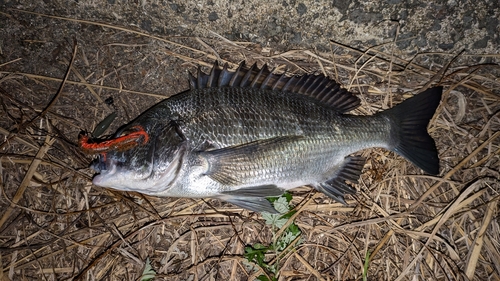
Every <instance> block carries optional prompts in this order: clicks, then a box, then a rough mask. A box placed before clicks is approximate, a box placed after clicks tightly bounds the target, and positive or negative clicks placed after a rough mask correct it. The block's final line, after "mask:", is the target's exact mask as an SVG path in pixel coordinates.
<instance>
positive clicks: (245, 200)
mask: <svg viewBox="0 0 500 281" xmlns="http://www.w3.org/2000/svg"><path fill="white" fill-rule="evenodd" d="M220 199H222V200H224V201H227V202H229V203H231V204H234V205H236V206H238V207H241V208H244V209H247V210H250V211H254V212H258V213H261V212H268V213H271V214H277V213H278V211H276V209H274V207H273V206H272V205H271V202H269V201H268V200H267V199H266V198H264V197H250V196H248V197H242V196H235V195H226V196H222V197H220Z"/></svg>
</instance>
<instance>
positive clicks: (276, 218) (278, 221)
mask: <svg viewBox="0 0 500 281" xmlns="http://www.w3.org/2000/svg"><path fill="white" fill-rule="evenodd" d="M262 218H263V219H264V220H266V224H267V225H272V226H275V227H277V228H281V227H282V226H283V225H285V223H286V222H287V221H288V219H282V218H281V215H280V214H271V213H264V212H263V213H262Z"/></svg>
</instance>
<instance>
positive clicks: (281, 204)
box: [274, 197, 290, 214]
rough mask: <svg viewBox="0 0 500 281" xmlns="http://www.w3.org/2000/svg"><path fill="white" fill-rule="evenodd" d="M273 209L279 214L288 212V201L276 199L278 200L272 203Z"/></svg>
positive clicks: (283, 198)
mask: <svg viewBox="0 0 500 281" xmlns="http://www.w3.org/2000/svg"><path fill="white" fill-rule="evenodd" d="M274 208H275V209H276V211H278V212H279V213H280V214H285V213H286V212H288V211H289V210H290V207H289V206H288V201H287V200H286V198H285V197H280V198H278V200H276V201H274Z"/></svg>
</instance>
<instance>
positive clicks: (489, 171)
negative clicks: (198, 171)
mask: <svg viewBox="0 0 500 281" xmlns="http://www.w3.org/2000/svg"><path fill="white" fill-rule="evenodd" d="M3 15H4V16H8V17H10V18H11V20H12V24H13V25H16V24H17V25H19V20H20V19H22V18H26V17H30V18H34V20H35V21H36V22H38V23H40V24H42V23H44V24H46V23H51V24H58V25H61V26H66V28H68V29H71V27H72V26H74V25H76V26H79V27H82V28H86V29H92V30H93V31H94V34H95V35H94V36H95V37H93V38H94V39H95V40H90V38H84V37H83V36H81V35H80V36H81V37H79V36H75V37H76V42H77V43H76V45H73V43H72V42H71V40H69V41H68V40H67V38H66V39H63V40H60V41H57V40H55V39H53V38H47V40H48V41H49V42H52V41H51V40H52V39H53V42H59V44H60V45H57V47H55V48H54V45H52V47H51V50H52V52H50V53H49V52H48V50H49V48H45V47H46V46H47V45H48V44H47V42H45V43H43V44H42V43H40V42H23V44H27V45H28V46H27V47H26V46H25V47H24V50H30V51H31V53H30V52H24V53H22V52H19V53H16V50H12V54H18V55H17V56H16V58H15V59H12V60H11V61H5V62H1V63H0V102H1V106H2V107H1V109H0V115H1V118H0V134H1V135H2V142H1V144H0V149H1V150H0V151H1V154H0V186H1V197H0V208H1V209H0V210H2V211H1V214H0V247H1V248H0V255H1V263H0V264H1V265H2V271H0V280H73V279H74V280H138V278H139V277H140V275H141V273H142V270H143V267H144V263H145V260H146V258H147V257H149V258H150V259H151V261H152V265H153V268H154V269H155V270H156V271H157V272H158V275H157V277H158V278H159V279H162V278H164V279H168V280H247V279H249V280H253V279H254V278H255V277H256V276H258V275H259V274H260V272H261V270H259V269H257V271H252V270H251V269H250V268H249V266H248V263H246V262H245V258H244V257H243V251H244V247H245V246H246V245H249V244H254V243H256V242H260V243H263V244H269V243H270V242H271V240H272V233H271V231H270V230H269V227H268V226H266V225H264V223H263V221H262V219H261V217H260V216H259V215H258V214H254V213H251V212H248V211H245V210H241V209H238V208H235V207H234V206H233V205H230V204H225V203H221V202H219V201H217V200H192V199H182V198H181V199H177V198H154V197H147V196H143V195H140V194H136V193H123V192H116V191H112V190H107V189H102V188H99V187H95V186H93V185H92V184H91V177H92V173H91V171H90V170H89V169H87V166H88V163H89V162H90V160H91V159H90V158H88V157H87V156H85V155H83V154H82V153H81V152H80V151H79V150H78V148H77V145H76V141H77V135H78V132H79V131H80V130H87V131H90V130H91V129H92V128H93V127H94V126H95V125H96V123H97V122H99V121H100V120H102V119H103V118H104V117H105V116H106V115H107V114H109V113H110V112H111V110H112V109H113V108H115V109H116V110H117V111H118V113H119V120H118V121H117V122H115V123H116V124H114V125H113V128H116V127H117V126H119V125H121V124H123V123H125V122H127V121H130V120H131V119H132V118H134V117H135V116H137V115H138V114H140V113H141V112H142V111H144V110H145V109H147V108H148V107H149V106H151V105H152V104H154V103H156V102H158V101H159V100H160V99H162V98H165V97H168V96H169V95H172V94H175V93H177V92H180V91H181V90H183V89H186V88H187V79H186V78H187V75H186V72H185V71H182V70H185V69H189V70H191V71H193V70H194V69H195V67H197V66H200V65H201V66H209V65H211V64H212V62H213V61H214V60H216V59H217V60H220V61H221V62H228V63H229V64H230V65H232V66H234V65H236V64H237V63H239V62H240V61H241V60H247V61H249V62H257V63H259V64H263V63H268V64H270V65H271V66H273V67H277V69H278V70H284V69H285V68H288V69H289V72H290V73H303V72H311V71H317V72H323V73H325V74H327V75H330V76H331V77H333V78H335V79H337V80H338V81H340V82H341V83H342V84H343V85H345V86H346V87H348V88H349V89H350V90H352V91H353V92H356V93H360V98H361V99H362V107H361V108H360V109H359V110H357V112H356V113H358V114H372V113H374V112H377V111H380V110H382V109H386V108H390V107H392V106H393V105H394V104H396V103H398V102H400V101H401V100H403V99H404V98H407V97H409V95H408V94H406V93H409V92H412V93H416V92H418V91H419V89H421V88H423V87H428V86H430V85H436V84H441V85H444V86H445V90H446V92H445V94H444V97H443V101H442V105H441V106H440V107H439V108H438V111H437V114H436V115H435V117H434V119H433V120H432V122H431V124H430V127H429V132H430V133H431V135H432V136H433V137H434V139H435V140H436V143H437V147H438V149H439V155H440V159H441V174H440V175H439V176H437V177H434V176H427V175H422V173H421V171H420V170H418V169H416V168H415V167H414V166H412V165H411V164H410V163H408V162H407V161H406V160H404V159H402V158H401V157H398V156H396V155H394V154H393V153H389V152H387V151H385V150H382V149H371V150H367V151H363V152H362V154H363V156H365V157H367V158H368V161H367V165H366V166H365V171H364V173H363V175H362V178H361V181H360V184H359V185H358V186H357V189H358V190H359V192H358V194H357V195H356V196H355V197H349V198H348V200H347V201H348V205H347V206H343V205H341V204H338V203H335V202H333V201H332V200H330V199H329V198H327V197H326V196H324V195H322V194H320V193H315V192H314V191H312V190H311V189H309V188H306V187H302V188H298V189H296V190H294V191H293V196H294V197H293V198H294V200H293V202H294V204H296V210H297V213H296V214H295V215H294V216H293V217H292V218H291V219H290V220H295V223H296V224H297V225H298V226H299V227H300V228H301V230H302V239H303V243H302V244H300V245H299V246H298V247H296V248H295V249H293V250H292V251H290V252H288V253H285V254H284V255H283V256H281V257H280V259H279V260H278V259H272V257H270V260H269V263H270V264H273V263H279V264H280V268H281V270H280V280H355V279H356V280H357V279H361V277H362V275H363V270H364V269H363V268H364V265H365V264H368V265H369V268H368V272H367V276H368V279H370V280H467V279H469V280H500V243H499V242H498V241H500V226H499V218H498V212H499V210H498V205H499V198H500V195H499V194H500V175H499V170H500V156H499V154H500V153H499V152H500V138H499V136H500V132H499V128H500V119H499V110H500V69H499V67H498V62H499V61H500V56H499V55H483V56H472V55H467V54H463V53H462V54H459V55H457V54H447V53H427V54H425V53H421V54H417V55H415V56H413V57H404V55H403V54H399V53H398V52H397V50H395V48H394V47H393V46H394V44H393V42H389V43H387V44H384V45H380V46H374V47H372V48H369V49H367V50H364V51H361V50H355V49H352V48H349V47H348V46H343V45H341V44H338V43H335V42H332V44H331V52H328V53H320V52H317V51H315V50H291V51H286V52H280V51H279V50H274V49H271V48H264V47H261V46H259V45H255V44H252V43H248V42H232V41H229V40H227V39H225V38H223V37H222V36H220V35H218V34H215V33H212V35H213V36H212V37H206V38H184V37H177V38H169V39H168V40H167V39H165V38H160V37H155V36H151V35H148V34H145V33H142V32H138V31H135V30H130V29H127V28H122V27H115V26H111V25H107V24H101V23H95V22H84V21H75V20H73V19H65V18H56V17H52V18H50V17H46V16H40V15H38V16H35V15H33V14H27V13H26V12H19V11H10V14H3ZM20 26H22V25H20ZM21 28H22V27H21ZM69 38H71V37H69ZM76 46H77V48H76ZM75 50H76V52H75V53H74V55H72V52H73V51H75ZM7 51H9V52H10V51H11V50H3V52H4V53H5V52H7ZM73 60H74V61H73ZM47 62H49V64H47ZM58 89H59V90H58ZM402 93H404V94H402ZM108 97H113V98H114V104H113V105H107V104H106V103H104V100H105V99H107V98H108ZM118 123H119V124H118ZM290 222H291V221H290Z"/></svg>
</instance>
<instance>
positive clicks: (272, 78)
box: [189, 61, 360, 113]
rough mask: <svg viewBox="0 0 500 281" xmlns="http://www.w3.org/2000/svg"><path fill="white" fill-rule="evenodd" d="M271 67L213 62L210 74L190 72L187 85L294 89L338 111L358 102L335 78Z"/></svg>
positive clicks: (279, 89)
mask: <svg viewBox="0 0 500 281" xmlns="http://www.w3.org/2000/svg"><path fill="white" fill-rule="evenodd" d="M273 71H274V69H273V70H269V68H268V66H267V65H264V66H262V68H259V67H257V64H255V63H254V64H253V65H252V66H251V67H250V68H247V67H245V62H244V61H242V62H241V63H240V64H239V66H238V68H237V69H236V70H235V71H234V72H233V71H230V70H228V64H227V63H225V64H224V66H223V67H222V68H221V67H220V66H219V64H218V63H217V62H215V63H214V66H213V67H212V69H211V70H210V73H209V74H205V73H203V72H202V71H201V68H198V71H197V76H196V77H194V76H193V75H192V74H189V85H190V87H191V89H204V88H211V87H240V88H254V89H270V90H273V91H281V92H289V93H295V94H299V95H304V96H308V97H309V98H311V99H314V100H316V101H317V102H318V103H320V104H322V105H323V106H327V107H329V108H331V109H333V110H335V111H337V112H339V113H344V112H347V111H350V110H352V109H355V108H356V107H358V106H359V104H360V100H359V99H358V98H357V97H356V96H354V95H352V94H351V93H349V92H348V91H346V90H345V89H342V88H340V85H339V84H338V83H337V82H335V81H334V80H331V79H330V78H329V77H327V76H324V75H321V74H319V75H318V74H304V75H300V76H299V75H294V76H287V75H286V74H285V73H282V74H275V73H273ZM285 72H286V71H285Z"/></svg>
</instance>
